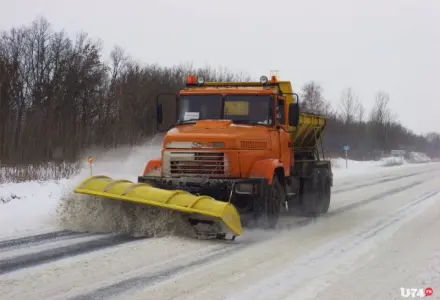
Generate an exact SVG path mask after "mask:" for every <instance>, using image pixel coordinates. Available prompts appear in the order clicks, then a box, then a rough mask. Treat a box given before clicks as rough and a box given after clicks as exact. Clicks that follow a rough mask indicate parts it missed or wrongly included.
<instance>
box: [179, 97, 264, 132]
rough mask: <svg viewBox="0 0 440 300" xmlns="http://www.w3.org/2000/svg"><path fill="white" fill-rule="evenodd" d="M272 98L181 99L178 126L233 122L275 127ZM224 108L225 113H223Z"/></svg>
mask: <svg viewBox="0 0 440 300" xmlns="http://www.w3.org/2000/svg"><path fill="white" fill-rule="evenodd" d="M272 99H273V98H272V96H270V95H227V96H225V97H224V98H223V97H222V96H221V95H182V96H181V97H180V102H179V118H178V123H180V124H182V123H191V122H194V121H196V120H207V119H211V120H220V119H226V120H231V121H233V122H234V123H243V124H264V125H272V124H273V117H272V114H273V100H272ZM222 107H223V111H222Z"/></svg>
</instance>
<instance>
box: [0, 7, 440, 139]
mask: <svg viewBox="0 0 440 300" xmlns="http://www.w3.org/2000/svg"><path fill="white" fill-rule="evenodd" d="M41 16H43V17H46V18H47V19H48V21H49V22H50V23H52V25H53V26H54V28H55V29H56V30H61V29H65V30H66V31H67V32H68V33H69V34H72V36H73V35H74V34H75V33H77V32H78V31H85V32H87V33H89V35H90V36H91V37H93V38H100V39H101V40H102V41H103V44H104V47H105V52H106V54H108V53H109V52H110V50H111V48H112V47H113V45H115V44H117V45H120V46H121V47H122V48H124V49H125V50H126V51H127V52H128V53H129V54H130V55H131V56H132V57H133V58H135V59H138V60H141V61H143V62H147V63H159V64H162V65H168V66H171V65H174V64H179V63H183V62H193V64H194V66H204V65H206V64H210V65H212V66H213V67H217V66H223V67H227V68H229V69H230V70H231V71H235V70H243V71H245V72H247V73H249V74H250V75H251V76H252V77H253V79H258V78H259V76H260V75H262V74H269V71H270V70H279V73H280V78H281V79H283V80H291V81H292V83H293V86H294V88H295V89H297V90H298V89H299V88H300V87H301V86H302V85H303V84H304V83H305V82H307V81H309V80H315V81H317V82H318V83H320V84H321V85H322V87H323V89H324V96H325V98H326V99H328V100H330V101H331V102H332V105H333V106H334V107H336V106H337V105H338V102H339V98H340V93H341V91H342V89H344V88H346V87H352V88H353V89H354V91H355V92H356V94H357V95H358V97H359V99H360V100H361V101H362V102H363V103H364V105H365V107H366V109H367V111H369V109H370V108H371V106H372V103H373V101H374V95H375V93H376V92H377V91H378V90H384V91H387V92H388V93H389V95H390V97H391V103H390V106H391V108H392V109H393V110H394V111H395V113H396V114H397V116H398V118H399V119H400V121H401V122H402V123H403V125H405V126H407V127H409V128H410V129H412V130H413V131H415V132H417V133H424V132H428V131H433V130H434V131H439V132H440V117H438V115H439V114H440V1H439V0H418V1H416V0H381V1H379V0H369V1H358V0H356V1H355V0H332V1H328V0H319V1H318V0H315V1H312V0H310V1H304V0H303V1H299V0H282V1H281V0H272V1H261V0H253V1H251V0H235V1H232V0H223V1H206V0H205V1H201V0H194V1H185V0H161V1H145V0H144V1H140V0H125V1H116V0H106V1H104V0H87V1H86V0H76V1H64V0H38V1H36V0H14V1H7V0H0V29H2V30H7V29H9V28H10V27H12V26H20V25H23V24H29V23H30V22H31V21H33V20H34V19H35V18H37V17H41Z"/></svg>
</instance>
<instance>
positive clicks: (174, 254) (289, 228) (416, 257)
mask: <svg viewBox="0 0 440 300" xmlns="http://www.w3.org/2000/svg"><path fill="white" fill-rule="evenodd" d="M439 231H440V164H438V163H437V164H426V165H417V166H414V167H406V168H386V169H385V168H384V170H383V171H381V172H380V173H376V174H368V175H364V176H362V175H359V176H357V177H347V178H343V179H336V180H335V186H334V188H333V196H332V203H331V208H330V211H329V214H328V215H327V216H325V217H322V218H320V219H318V220H311V219H305V218H300V217H288V216H284V217H283V218H282V219H281V221H280V224H279V228H278V229H277V230H274V231H267V232H263V231H246V232H245V234H244V235H243V236H241V237H239V238H238V239H237V240H236V241H234V242H224V241H200V240H193V239H190V238H184V237H164V238H148V239H146V238H142V239H133V238H130V237H126V236H121V235H117V234H114V235H92V234H78V233H72V232H58V233H48V234H46V235H41V236H36V237H28V238H22V239H19V240H8V241H2V242H0V275H1V276H0V291H1V294H0V298H1V299H46V300H49V299H60V300H61V299H63V300H65V299H78V300H79V299H139V300H140V299H142V300H145V299H154V300H157V299H161V300H166V299H179V300H184V299H188V300H189V299H191V300H196V299H212V300H220V299H231V300H235V299H239V300H241V299H252V300H259V299H264V300H269V299H327V300H332V299H374V300H377V299H403V297H402V296H401V288H408V289H409V288H417V289H425V288H428V287H430V288H432V289H433V295H432V296H431V297H429V298H428V299H440V233H439ZM413 299H414V298H413Z"/></svg>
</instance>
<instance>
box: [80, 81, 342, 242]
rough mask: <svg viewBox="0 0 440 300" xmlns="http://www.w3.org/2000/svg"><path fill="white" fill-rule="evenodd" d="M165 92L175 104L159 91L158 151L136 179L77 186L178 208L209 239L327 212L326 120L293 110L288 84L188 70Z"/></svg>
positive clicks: (95, 179)
mask: <svg viewBox="0 0 440 300" xmlns="http://www.w3.org/2000/svg"><path fill="white" fill-rule="evenodd" d="M171 96H172V103H171V102H164V101H162V100H163V99H165V98H164V97H168V99H167V100H168V101H169V97H170V95H169V94H160V95H159V96H158V103H157V123H158V129H159V130H160V131H166V134H165V137H164V140H163V147H162V151H161V156H160V157H158V158H155V159H152V160H150V161H148V162H147V163H146V167H145V169H144V172H143V174H142V175H141V176H139V177H138V182H137V183H132V182H129V181H127V180H113V179H111V178H108V177H105V176H92V177H89V178H87V179H86V180H84V181H83V182H82V183H81V184H80V185H79V186H78V187H77V188H76V189H75V192H77V193H82V194H89V195H95V196H102V197H106V198H110V199H113V200H119V201H128V202H134V203H138V204H141V205H150V206H155V207H158V208H161V209H171V210H175V211H179V212H181V213H183V214H185V215H186V216H187V219H188V221H189V223H190V224H191V225H193V226H194V229H195V231H196V233H197V235H198V236H204V237H214V238H226V236H227V235H228V234H231V235H232V238H235V236H238V235H240V234H242V230H243V225H244V226H246V227H255V226H256V227H258V228H264V229H271V228H274V227H276V224H277V222H278V220H279V217H280V215H282V214H286V215H290V213H291V211H295V212H296V213H297V212H300V213H302V214H304V215H306V216H313V217H316V216H318V215H321V214H325V213H326V212H327V211H328V209H329V205H330V197H331V187H332V186H333V175H332V170H331V164H330V161H329V160H325V158H324V153H323V147H322V139H321V135H322V132H323V129H324V127H325V124H326V118H325V117H324V116H320V115H314V114H307V113H302V112H300V107H299V102H298V99H299V97H298V95H297V94H295V93H293V90H292V86H291V83H290V81H279V80H278V78H277V76H270V78H268V77H267V76H261V78H260V81H259V82H205V81H204V79H203V78H202V77H198V78H195V76H188V78H187V83H186V87H185V88H184V89H183V90H181V91H179V92H178V93H177V94H173V95H171ZM170 107H172V112H174V111H175V112H176V113H175V115H176V116H175V117H171V118H170V117H169V114H170V109H169V108H170ZM167 108H168V109H167ZM166 113H168V115H167V114H166ZM166 116H168V120H169V121H168V122H165V119H166V118H165V117H166ZM166 123H167V124H166ZM168 123H169V124H168Z"/></svg>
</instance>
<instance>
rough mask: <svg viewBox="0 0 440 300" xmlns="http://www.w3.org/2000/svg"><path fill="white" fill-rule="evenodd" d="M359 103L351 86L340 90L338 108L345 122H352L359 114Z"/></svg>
mask: <svg viewBox="0 0 440 300" xmlns="http://www.w3.org/2000/svg"><path fill="white" fill-rule="evenodd" d="M360 106H361V103H360V102H359V100H358V98H357V97H356V95H355V94H354V92H353V90H352V88H347V89H345V90H344V91H343V92H342V95H341V100H340V104H339V107H340V110H341V114H342V119H343V120H344V122H345V124H352V123H353V122H354V121H355V118H356V116H358V114H359V110H360Z"/></svg>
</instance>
